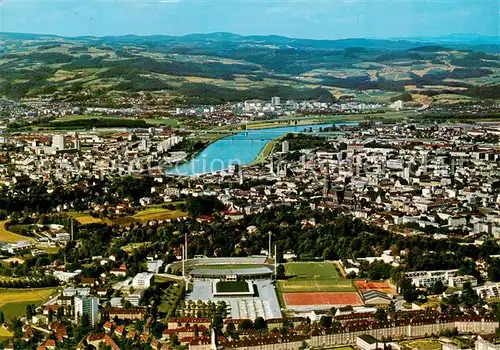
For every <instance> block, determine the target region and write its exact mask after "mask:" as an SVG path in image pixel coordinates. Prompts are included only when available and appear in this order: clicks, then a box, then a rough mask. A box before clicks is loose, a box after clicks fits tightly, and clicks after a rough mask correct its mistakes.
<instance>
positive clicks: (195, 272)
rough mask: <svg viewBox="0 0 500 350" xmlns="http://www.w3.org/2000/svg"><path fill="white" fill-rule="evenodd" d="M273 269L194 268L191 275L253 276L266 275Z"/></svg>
mask: <svg viewBox="0 0 500 350" xmlns="http://www.w3.org/2000/svg"><path fill="white" fill-rule="evenodd" d="M272 273H273V271H272V270H271V269H270V268H269V267H252V268H246V269H194V270H192V271H191V275H196V276H228V275H237V276H255V275H268V274H272Z"/></svg>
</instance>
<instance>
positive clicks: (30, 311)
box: [26, 304, 35, 321]
mask: <svg viewBox="0 0 500 350" xmlns="http://www.w3.org/2000/svg"><path fill="white" fill-rule="evenodd" d="M34 306H35V305H33V304H28V305H26V319H27V320H28V321H31V319H32V318H33V315H34V312H33V307H34Z"/></svg>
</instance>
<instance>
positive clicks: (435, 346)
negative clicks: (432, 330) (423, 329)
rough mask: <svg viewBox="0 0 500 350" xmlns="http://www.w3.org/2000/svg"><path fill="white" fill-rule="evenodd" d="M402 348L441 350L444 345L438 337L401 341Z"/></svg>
mask: <svg viewBox="0 0 500 350" xmlns="http://www.w3.org/2000/svg"><path fill="white" fill-rule="evenodd" d="M400 345H401V347H402V349H413V350H441V349H442V348H443V345H442V344H441V343H440V342H439V340H437V339H432V338H428V339H418V340H408V341H404V342H401V343H400Z"/></svg>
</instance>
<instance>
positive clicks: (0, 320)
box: [0, 310, 5, 325]
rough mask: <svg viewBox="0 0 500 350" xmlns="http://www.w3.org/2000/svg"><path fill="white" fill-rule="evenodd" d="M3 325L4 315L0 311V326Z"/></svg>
mask: <svg viewBox="0 0 500 350" xmlns="http://www.w3.org/2000/svg"><path fill="white" fill-rule="evenodd" d="M4 323H5V315H4V314H3V311H2V310H0V325H2V324H4Z"/></svg>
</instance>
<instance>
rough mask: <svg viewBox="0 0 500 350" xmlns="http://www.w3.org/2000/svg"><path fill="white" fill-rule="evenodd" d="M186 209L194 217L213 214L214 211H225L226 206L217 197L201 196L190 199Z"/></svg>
mask: <svg viewBox="0 0 500 350" xmlns="http://www.w3.org/2000/svg"><path fill="white" fill-rule="evenodd" d="M186 209H187V211H188V213H189V215H191V216H192V217H198V216H200V215H208V214H212V213H213V212H214V211H219V210H222V209H224V205H223V204H222V203H221V201H219V200H218V199H217V198H215V197H208V196H200V197H190V198H189V199H188V200H187V201H186Z"/></svg>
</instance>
